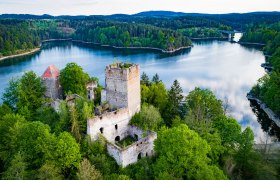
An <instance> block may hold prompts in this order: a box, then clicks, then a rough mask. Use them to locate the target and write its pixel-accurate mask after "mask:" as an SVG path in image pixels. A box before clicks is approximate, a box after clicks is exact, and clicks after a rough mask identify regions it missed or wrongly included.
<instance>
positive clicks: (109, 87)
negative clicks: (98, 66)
mask: <svg viewBox="0 0 280 180" xmlns="http://www.w3.org/2000/svg"><path fill="white" fill-rule="evenodd" d="M105 77H106V78H105V84H106V85H105V89H106V101H107V102H108V103H109V104H110V105H112V106H113V107H116V108H123V107H128V109H129V112H130V113H131V114H134V113H135V112H139V111H140V104H141V102H140V101H141V99H140V67H139V65H136V64H130V67H128V68H124V67H122V64H120V63H116V64H112V65H109V66H107V67H106V70H105Z"/></svg>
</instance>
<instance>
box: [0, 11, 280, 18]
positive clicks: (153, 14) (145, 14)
mask: <svg viewBox="0 0 280 180" xmlns="http://www.w3.org/2000/svg"><path fill="white" fill-rule="evenodd" d="M180 16H194V17H214V18H215V17H216V18H222V19H224V18H225V19H239V20H240V19H243V18H246V17H247V18H248V17H250V18H252V17H257V18H259V17H263V18H267V17H268V16H279V17H280V12H276V11H275V12H250V13H229V14H205V13H184V12H173V11H145V12H140V13H137V14H132V15H129V14H112V15H89V16H87V15H79V16H71V15H61V16H52V15H49V14H43V15H33V14H1V15H0V19H93V18H106V19H124V18H137V17H147V18H148V17H158V18H160V17H165V18H166V17H180Z"/></svg>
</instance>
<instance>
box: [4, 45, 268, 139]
mask: <svg viewBox="0 0 280 180" xmlns="http://www.w3.org/2000/svg"><path fill="white" fill-rule="evenodd" d="M264 59H265V58H264V56H263V54H262V52H261V51H259V50H257V49H253V48H245V47H243V46H241V45H239V44H237V43H230V42H226V41H198V42H197V41H196V42H194V47H193V48H191V49H186V50H184V51H180V52H178V53H176V54H171V55H170V54H162V53H160V52H157V51H156V52H155V51H149V50H145V51H143V50H128V49H119V50H116V49H112V48H108V47H100V46H94V45H85V44H83V45H81V44H79V45H78V44H76V43H75V44H72V43H68V42H63V43H62V42H60V43H46V44H45V45H44V49H43V50H42V51H41V52H40V53H38V54H36V55H32V56H28V57H24V58H15V59H13V60H8V61H3V62H1V63H0V93H1V95H2V92H3V90H4V88H5V87H7V84H8V81H9V79H11V77H14V76H20V75H22V74H23V72H24V71H28V70H33V71H35V72H36V73H37V74H38V75H41V74H42V73H43V72H44V70H45V68H46V67H47V66H49V65H50V64H55V65H56V66H57V67H58V68H60V69H62V68H64V67H65V65H66V64H67V63H68V62H77V63H78V64H79V65H80V66H82V67H83V68H84V70H85V71H86V72H87V73H89V75H90V76H97V77H98V78H99V79H100V80H101V83H102V84H104V69H105V66H106V65H108V64H109V63H112V62H114V61H115V60H119V61H128V62H134V63H138V64H140V67H141V71H142V72H143V71H145V72H146V73H147V74H148V75H149V76H150V78H152V76H153V75H154V74H155V73H158V74H159V76H160V78H161V79H162V80H163V82H164V83H165V84H166V86H167V87H170V86H171V85H172V82H173V81H174V80H175V79H178V80H179V82H180V83H181V86H182V87H183V90H184V93H188V92H189V91H190V90H193V89H194V88H195V87H197V86H199V87H202V88H209V89H211V90H212V91H213V92H214V93H215V94H216V96H217V97H218V98H220V99H228V102H229V105H230V111H229V114H230V115H231V116H233V117H234V118H236V119H237V120H238V121H239V123H240V124H241V125H242V127H243V128H245V127H247V126H250V127H251V128H252V129H253V130H254V133H255V136H256V140H258V139H259V138H260V137H262V136H264V132H263V130H262V128H261V126H260V124H259V122H258V120H257V117H256V115H255V114H254V113H253V112H252V110H251V107H250V103H249V101H248V100H247V98H246V94H247V92H248V91H249V90H250V88H251V87H252V86H253V85H254V84H255V83H256V82H257V80H258V79H259V78H260V77H261V76H263V74H264V73H265V72H264V70H263V69H262V68H261V67H260V64H261V63H263V62H264V61H265V60H264Z"/></svg>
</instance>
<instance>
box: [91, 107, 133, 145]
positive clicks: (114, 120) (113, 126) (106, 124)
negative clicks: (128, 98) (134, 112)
mask: <svg viewBox="0 0 280 180" xmlns="http://www.w3.org/2000/svg"><path fill="white" fill-rule="evenodd" d="M130 119H131V117H130V115H129V113H128V109H127V108H121V109H118V110H116V111H113V112H107V113H105V114H102V115H100V116H96V117H94V118H93V119H89V120H88V121H87V134H89V135H90V136H91V139H92V140H97V139H98V134H99V133H101V134H102V135H103V136H104V137H105V138H106V139H107V140H108V141H110V142H112V143H114V142H115V138H116V137H117V136H119V137H120V139H123V138H124V137H126V136H127V129H128V124H129V120H130ZM101 128H103V129H101ZM101 131H102V132H101Z"/></svg>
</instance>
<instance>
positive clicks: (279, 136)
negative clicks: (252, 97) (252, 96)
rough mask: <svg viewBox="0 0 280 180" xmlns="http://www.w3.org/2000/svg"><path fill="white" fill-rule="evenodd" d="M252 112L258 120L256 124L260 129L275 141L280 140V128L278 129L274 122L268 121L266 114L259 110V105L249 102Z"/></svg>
mask: <svg viewBox="0 0 280 180" xmlns="http://www.w3.org/2000/svg"><path fill="white" fill-rule="evenodd" d="M250 106H251V108H252V111H253V112H254V114H255V115H256V116H257V118H258V122H259V123H260V125H261V128H262V129H263V130H264V131H265V132H266V133H268V135H269V136H271V137H274V138H275V139H276V140H278V141H279V140H280V127H278V126H277V125H276V124H275V123H274V121H272V120H271V119H269V117H268V116H267V114H266V113H265V112H264V111H263V110H262V109H261V108H260V105H259V104H258V103H257V102H256V101H250Z"/></svg>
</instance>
